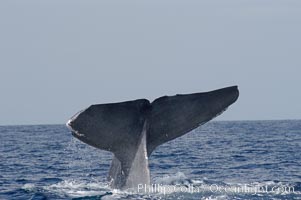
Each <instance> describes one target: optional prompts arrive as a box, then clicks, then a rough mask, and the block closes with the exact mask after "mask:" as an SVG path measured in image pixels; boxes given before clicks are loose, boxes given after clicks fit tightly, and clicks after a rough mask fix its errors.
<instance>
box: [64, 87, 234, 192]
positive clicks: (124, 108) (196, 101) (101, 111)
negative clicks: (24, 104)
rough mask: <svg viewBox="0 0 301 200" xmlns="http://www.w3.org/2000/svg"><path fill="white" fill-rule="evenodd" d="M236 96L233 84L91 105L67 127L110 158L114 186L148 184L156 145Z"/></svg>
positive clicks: (206, 118)
mask: <svg viewBox="0 0 301 200" xmlns="http://www.w3.org/2000/svg"><path fill="white" fill-rule="evenodd" d="M238 96H239V92H238V88H237V86H232V87H227V88H223V89H219V90H214V91H211V92H204V93H194V94H185V95H175V96H164V97H160V98H158V99H156V100H154V101H153V102H152V103H150V102H149V101H148V100H147V99H138V100H134V101H126V102H121V103H110V104H97V105H91V106H90V107H88V108H87V109H85V110H83V111H80V112H79V113H77V114H76V115H74V116H73V117H72V118H71V119H70V120H69V121H68V122H67V126H68V127H69V128H70V130H71V131H72V134H73V136H75V137H76V138H78V139H79V140H81V141H83V142H85V143H87V144H89V145H91V146H94V147H96V148H99V149H102V150H106V151H111V152H112V153H113V154H114V158H113V161H112V164H111V168H110V171H109V177H108V178H109V181H111V186H112V187H114V188H120V189H126V188H137V185H138V184H147V185H149V184H150V173H149V168H148V157H149V156H150V155H151V153H152V152H153V151H154V150H155V148H156V147H157V146H159V145H161V144H163V143H165V142H168V141H170V140H173V139H175V138H177V137H180V136H182V135H184V134H186V133H188V132H189V131H191V130H193V129H195V128H197V127H198V126H200V125H202V124H204V123H206V122H208V121H209V120H211V119H213V118H214V117H216V116H217V115H219V114H221V113H222V112H223V111H224V110H226V109H227V108H228V106H230V105H231V104H232V103H234V102H235V101H236V100H237V98H238Z"/></svg>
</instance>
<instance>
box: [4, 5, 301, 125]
mask: <svg viewBox="0 0 301 200" xmlns="http://www.w3.org/2000/svg"><path fill="white" fill-rule="evenodd" d="M300 75H301V1H300V0H296V1H290V0H282V1H279V0H237V1H234V0H227V1H224V0H220V1H214V0H204V1H199V0H198V1H175V0H167V1H140V0H139V1H138V0H137V1H112V0H108V1H77V0H68V1H61V0H51V1H40V0H37V1H32V0H27V1H15V0H3V1H1V2H0V92H1V96H0V97H1V98H0V113H1V114H0V124H1V125H8V124H52V123H61V124H62V123H65V122H66V121H67V120H68V118H69V117H71V116H72V115H73V114H75V113H76V112H77V111H79V110H81V109H82V108H85V107H87V106H89V105H90V104H94V103H108V102H118V101H124V100H132V99H137V98H148V99H150V100H154V99H155V98H157V97H159V96H162V95H174V94H177V93H191V92H201V91H208V90H213V89H217V88H220V87H225V86H230V85H238V86H239V89H240V94H241V95H240V98H239V100H238V102H237V103H235V104H234V105H233V106H232V107H230V109H228V110H227V112H225V113H224V114H223V115H221V116H219V117H218V118H217V119H218V120H248V119H251V120H252V119H256V120H257V119H300V118H301V105H300V102H301V92H300V85H301V78H300Z"/></svg>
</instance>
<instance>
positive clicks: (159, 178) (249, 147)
mask: <svg viewBox="0 0 301 200" xmlns="http://www.w3.org/2000/svg"><path fill="white" fill-rule="evenodd" d="M300 150H301V121H300V120H291V121H232V122H210V123H207V124H205V125H203V126H201V127H199V128H197V129H195V130H194V131H192V132H190V133H188V134H186V135H185V136H183V137H180V138H177V139H176V140H173V141H170V142H168V143H166V144H164V145H162V146H160V147H158V148H157V150H156V151H155V152H154V153H153V154H152V156H151V157H150V158H149V162H150V171H151V180H152V183H153V185H152V187H150V188H148V189H146V188H144V187H142V186H140V187H141V188H140V189H141V190H140V189H139V192H133V191H120V190H112V189H110V187H108V182H107V181H106V176H107V173H108V169H109V167H110V162H111V159H112V154H111V153H109V152H105V151H102V150H99V149H96V148H93V147H90V146H88V145H86V144H84V143H82V142H80V141H78V140H77V139H75V138H73V137H72V136H71V133H70V132H69V131H68V129H67V128H66V127H65V126H64V125H37V126H0V160H1V162H0V199H301V153H300ZM144 189H146V190H144Z"/></svg>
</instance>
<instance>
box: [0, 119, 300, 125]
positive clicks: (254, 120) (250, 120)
mask: <svg viewBox="0 0 301 200" xmlns="http://www.w3.org/2000/svg"><path fill="white" fill-rule="evenodd" d="M299 120H301V119H242V120H214V119H213V120H210V121H208V122H206V123H205V124H207V123H210V122H256V121H299ZM57 125H65V123H61V124H60V123H52V124H45V123H37V124H0V127H1V126H57Z"/></svg>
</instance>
